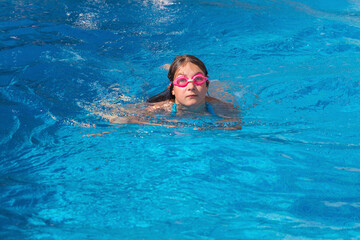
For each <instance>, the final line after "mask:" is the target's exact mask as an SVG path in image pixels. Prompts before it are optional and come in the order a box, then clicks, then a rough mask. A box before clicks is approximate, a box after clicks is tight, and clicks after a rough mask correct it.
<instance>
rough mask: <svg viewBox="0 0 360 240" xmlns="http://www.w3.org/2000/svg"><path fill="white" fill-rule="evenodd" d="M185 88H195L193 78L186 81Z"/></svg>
mask: <svg viewBox="0 0 360 240" xmlns="http://www.w3.org/2000/svg"><path fill="white" fill-rule="evenodd" d="M187 88H188V89H194V88H195V83H194V81H193V80H190V81H189V83H188V85H187Z"/></svg>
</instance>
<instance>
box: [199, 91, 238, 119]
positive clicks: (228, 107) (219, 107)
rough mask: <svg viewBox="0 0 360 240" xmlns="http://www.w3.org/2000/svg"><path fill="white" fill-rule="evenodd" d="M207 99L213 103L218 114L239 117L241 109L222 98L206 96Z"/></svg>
mask: <svg viewBox="0 0 360 240" xmlns="http://www.w3.org/2000/svg"><path fill="white" fill-rule="evenodd" d="M205 101H206V102H207V103H209V104H210V105H211V107H212V108H213V110H214V112H215V113H216V115H218V116H221V117H238V116H239V114H240V109H239V108H237V107H235V106H234V105H233V104H231V103H228V102H224V101H222V100H220V99H217V98H213V97H208V96H206V98H205Z"/></svg>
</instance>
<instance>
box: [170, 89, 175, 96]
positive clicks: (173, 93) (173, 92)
mask: <svg viewBox="0 0 360 240" xmlns="http://www.w3.org/2000/svg"><path fill="white" fill-rule="evenodd" d="M171 93H172V95H174V96H175V91H174V88H173V90H172V91H171Z"/></svg>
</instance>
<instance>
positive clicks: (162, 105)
mask: <svg viewBox="0 0 360 240" xmlns="http://www.w3.org/2000/svg"><path fill="white" fill-rule="evenodd" d="M173 104H174V102H173V101H171V100H165V101H161V102H156V103H147V104H146V105H147V110H148V111H150V112H154V113H156V112H168V111H171V108H172V105H173Z"/></svg>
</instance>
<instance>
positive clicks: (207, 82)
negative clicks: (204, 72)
mask: <svg viewBox="0 0 360 240" xmlns="http://www.w3.org/2000/svg"><path fill="white" fill-rule="evenodd" d="M209 85H210V81H209V80H206V87H207V88H209Z"/></svg>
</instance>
